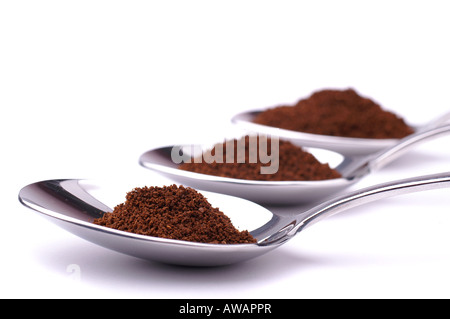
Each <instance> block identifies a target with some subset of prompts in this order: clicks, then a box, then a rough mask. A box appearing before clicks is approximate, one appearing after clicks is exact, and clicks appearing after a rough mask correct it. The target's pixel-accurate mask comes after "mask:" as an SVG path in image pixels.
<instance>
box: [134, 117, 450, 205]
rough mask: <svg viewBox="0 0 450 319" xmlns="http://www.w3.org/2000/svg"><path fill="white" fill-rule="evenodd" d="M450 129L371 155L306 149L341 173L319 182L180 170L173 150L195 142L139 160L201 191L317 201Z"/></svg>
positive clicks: (284, 201) (186, 151) (187, 150)
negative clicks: (254, 178)
mask: <svg viewBox="0 0 450 319" xmlns="http://www.w3.org/2000/svg"><path fill="white" fill-rule="evenodd" d="M449 132H450V124H447V125H443V126H438V127H433V128H431V129H428V130H424V131H420V132H417V133H414V134H412V135H410V136H407V137H405V138H403V139H400V140H398V141H397V142H396V143H395V144H393V145H391V146H390V147H387V148H386V149H383V150H382V151H379V152H376V153H374V154H371V155H365V156H362V155H348V154H340V153H338V152H336V151H331V150H327V149H320V148H312V147H311V148H307V147H305V148H304V149H305V150H306V151H308V152H310V153H312V154H313V155H314V156H316V157H317V158H318V159H319V160H320V161H322V162H326V163H329V164H330V167H332V168H334V169H336V170H337V171H338V172H339V173H341V175H342V177H341V178H335V179H328V180H319V181H256V180H246V179H237V178H228V177H221V176H213V175H207V174H200V173H195V172H190V171H184V170H181V169H178V164H176V163H175V162H174V161H173V159H172V152H173V151H174V150H176V152H180V153H182V154H183V155H187V157H188V158H189V157H190V156H192V153H193V152H192V150H195V149H199V148H200V149H201V148H204V147H202V146H193V145H181V146H180V145H172V146H165V147H160V148H155V149H152V150H149V151H147V152H145V153H143V154H142V155H141V156H140V158H139V163H140V164H141V165H142V166H143V167H145V168H148V169H151V170H154V171H157V172H158V173H160V174H162V175H164V176H166V177H168V178H170V179H172V180H174V181H176V182H177V183H180V184H184V185H188V186H191V187H194V188H197V189H201V190H208V191H212V192H218V193H223V194H228V195H233V196H239V197H242V198H246V199H248V200H251V201H254V202H257V203H260V204H276V205H291V204H302V203H310V202H316V201H318V200H322V199H324V198H326V197H329V196H330V195H332V194H336V193H337V192H339V191H342V190H343V189H345V188H347V187H349V186H351V185H353V184H355V183H357V182H358V181H359V180H361V178H363V177H364V176H366V175H368V174H369V173H371V172H373V171H375V170H378V169H380V168H382V167H383V166H384V165H387V164H388V163H389V162H391V161H393V160H394V159H396V158H398V157H399V156H401V155H402V154H404V153H405V152H406V151H408V150H409V149H410V148H412V147H413V146H416V145H418V144H419V143H421V142H424V141H427V140H430V139H432V138H435V137H438V136H441V135H444V134H447V133H449Z"/></svg>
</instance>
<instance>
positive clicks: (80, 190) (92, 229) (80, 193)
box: [19, 173, 450, 266]
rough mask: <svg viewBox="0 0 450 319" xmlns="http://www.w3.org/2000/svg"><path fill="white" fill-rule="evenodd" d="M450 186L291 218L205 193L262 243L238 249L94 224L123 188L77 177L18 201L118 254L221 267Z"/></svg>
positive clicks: (405, 188) (410, 187) (426, 182)
mask: <svg viewBox="0 0 450 319" xmlns="http://www.w3.org/2000/svg"><path fill="white" fill-rule="evenodd" d="M449 186H450V173H443V174H435V175H428V176H423V177H417V178H410V179H406V180H401V181H396V182H391V183H386V184H381V185H377V186H374V187H369V188H365V189H362V190H359V191H357V192H353V193H349V194H346V195H343V196H340V197H337V198H335V199H332V200H329V201H326V202H324V203H322V204H320V205H318V206H316V207H313V208H311V209H309V210H306V211H304V212H298V213H297V214H291V215H284V214H277V213H274V212H270V211H268V210H267V209H266V208H264V207H262V206H259V205H257V204H255V203H252V202H250V201H247V200H244V199H241V198H236V197H231V196H228V195H223V194H214V193H209V192H202V193H203V194H204V195H205V196H206V198H207V199H208V200H209V201H210V202H211V204H213V206H215V207H218V208H220V209H221V210H222V211H223V212H224V213H225V214H226V215H227V216H229V217H230V218H231V220H232V222H233V223H235V222H237V224H238V225H235V226H236V227H237V228H239V229H247V230H249V231H250V233H251V234H252V235H253V236H254V237H255V238H256V239H257V243H255V244H233V245H227V244H204V243H196V242H189V241H182V240H173V239H164V238H159V237H151V236H145V235H138V234H134V233H129V232H125V231H120V230H115V229H111V228H108V227H104V226H99V225H96V224H94V223H93V220H94V219H95V218H98V217H100V216H102V215H103V214H104V213H105V212H111V211H112V209H111V208H110V202H111V201H112V200H114V203H115V204H117V203H119V202H120V200H119V199H118V198H117V194H119V193H121V192H122V190H123V185H119V186H118V187H116V186H115V185H114V184H112V183H104V184H101V183H98V182H97V183H96V182H93V181H87V180H77V179H59V180H47V181H41V182H37V183H33V184H30V185H28V186H25V187H24V188H22V189H21V191H20V192H19V201H20V202H21V203H22V204H23V205H24V206H26V207H28V208H30V209H32V210H34V211H37V212H39V213H40V214H42V215H43V216H44V217H46V218H48V219H50V220H51V221H52V222H54V223H55V224H57V225H58V226H60V227H62V228H64V229H65V230H67V231H69V232H71V233H73V234H75V235H77V236H79V237H81V238H83V239H85V240H88V241H90V242H92V243H95V244H97V245H100V246H103V247H105V248H109V249H112V250H115V251H117V252H121V253H124V254H127V255H131V256H135V257H138V258H142V259H146V260H151V261H157V262H163V263H169V264H177V265H186V266H222V265H228V264H233V263H238V262H243V261H246V260H249V259H252V258H256V257H258V256H261V255H263V254H266V253H268V252H270V251H271V250H273V249H275V248H277V247H279V246H280V245H282V244H284V243H286V242H287V241H289V240H290V239H291V238H292V237H293V236H295V235H296V234H297V233H298V232H300V231H302V230H303V229H305V228H307V227H308V226H310V225H312V224H314V223H316V222H317V221H319V220H321V219H323V218H325V217H328V216H331V215H334V214H336V213H339V212H342V211H345V210H347V209H349V208H353V207H356V206H359V205H361V204H364V203H368V202H372V201H374V200H378V199H381V198H385V197H389V196H394V195H401V194H407V193H411V192H416V191H424V190H431V189H437V188H444V187H449ZM119 190H120V192H119ZM237 207H239V211H236V208H237ZM236 216H237V217H236ZM239 216H240V218H241V220H239V221H236V219H234V218H238V217H239ZM238 219H239V218H238Z"/></svg>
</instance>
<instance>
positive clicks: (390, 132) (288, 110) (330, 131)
mask: <svg viewBox="0 0 450 319" xmlns="http://www.w3.org/2000/svg"><path fill="white" fill-rule="evenodd" d="M254 122H255V123H258V124H263V125H268V126H273V127H278V128H282V129H287V130H293V131H299V132H306V133H314V134H323V135H332V136H344V137H358V138H376V139H385V138H402V137H405V136H407V135H409V134H412V133H413V132H414V131H413V129H412V128H411V127H409V126H408V125H407V124H406V123H405V122H404V120H403V119H402V118H400V117H398V116H397V115H395V114H394V113H392V112H388V111H385V110H383V109H382V108H381V106H380V105H378V104H377V103H375V102H374V101H372V100H371V99H369V98H365V97H362V96H360V95H358V94H357V93H356V92H355V91H354V90H353V89H347V90H322V91H318V92H315V93H313V94H312V95H311V96H310V97H309V98H306V99H302V100H300V101H298V102H297V103H296V104H295V105H288V106H278V107H275V108H271V109H268V110H266V111H263V112H261V113H260V114H259V115H258V116H257V117H256V118H255V119H254Z"/></svg>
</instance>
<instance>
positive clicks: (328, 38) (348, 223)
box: [0, 0, 450, 298]
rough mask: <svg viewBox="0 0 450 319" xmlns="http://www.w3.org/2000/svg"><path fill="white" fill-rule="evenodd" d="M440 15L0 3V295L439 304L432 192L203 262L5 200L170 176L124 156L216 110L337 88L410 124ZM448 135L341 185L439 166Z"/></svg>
mask: <svg viewBox="0 0 450 319" xmlns="http://www.w3.org/2000/svg"><path fill="white" fill-rule="evenodd" d="M448 12H449V8H447V7H446V3H445V1H376V2H368V1H365V2H363V1H220V2H219V1H196V0H194V1H171V0H168V1H95V0H94V1H93V0H89V1H1V2H0V105H1V108H2V110H3V112H2V116H1V126H0V130H1V132H0V133H1V141H2V157H1V175H0V176H1V179H0V185H1V186H0V187H1V199H2V202H3V206H2V209H1V212H0V214H1V215H0V216H1V232H0V236H1V238H0V243H1V263H0V267H1V268H0V297H3V298H17V297H19V298H78V297H82V298H86V297H87V298H95V297H102V298H103V297H106V298H108V297H115V298H141V297H143V298H448V297H450V288H449V287H450V273H449V271H448V269H450V251H449V249H448V247H449V245H448V243H449V241H450V231H449V230H450V214H449V213H450V212H449V206H450V198H449V196H448V194H449V191H448V190H439V191H432V192H425V193H419V194H418V193H416V194H414V195H405V196H402V197H396V198H391V199H388V200H383V201H380V202H377V203H372V204H369V205H366V206H363V207H359V208H357V209H353V210H351V211H348V212H347V213H345V214H342V215H338V216H334V217H332V218H330V219H327V220H325V221H323V222H321V223H319V224H317V225H315V226H314V227H311V228H309V229H308V230H306V231H305V232H304V233H301V234H299V235H298V236H297V237H295V238H294V239H293V240H292V241H291V242H289V243H287V244H286V245H285V246H283V247H281V248H279V249H278V250H275V251H273V252H271V253H269V254H267V255H265V256H262V257H260V258H257V259H254V260H252V261H249V262H246V263H243V264H238V265H234V266H230V267H220V268H206V269H205V268H183V267H174V266H167V265H162V264H158V263H153V262H147V261H143V260H140V259H136V258H134V257H129V256H126V255H121V254H119V253H116V252H113V251H109V250H107V249H104V248H102V247H98V246H95V245H93V244H91V243H89V242H87V241H84V240H83V239H80V238H78V237H75V236H73V235H72V234H70V233H67V232H65V231H64V230H62V229H60V228H57V227H56V226H55V225H53V224H51V223H48V221H47V220H44V219H43V218H42V217H40V216H38V214H36V213H34V212H33V211H31V210H28V209H27V208H25V207H23V206H22V205H21V204H20V203H19V201H18V200H17V195H18V192H19V190H20V189H21V187H23V186H25V185H27V184H28V183H32V182H35V181H39V180H43V179H51V178H103V177H112V176H119V177H123V178H127V179H129V180H131V181H132V180H133V179H136V181H137V180H140V181H141V180H145V181H147V182H148V184H149V185H153V184H160V183H170V181H166V180H164V179H163V178H162V177H160V176H158V175H157V174H155V173H152V172H150V171H148V170H145V169H144V168H142V167H140V166H139V165H138V162H137V159H138V157H139V155H140V154H141V153H143V152H144V151H146V150H148V149H150V148H153V147H157V146H160V145H166V144H177V143H185V142H188V143H197V142H203V141H211V140H214V139H215V141H217V139H222V137H223V136H225V135H227V134H228V133H229V132H231V131H233V130H235V128H233V126H232V124H231V123H230V118H231V116H232V115H233V114H235V113H237V112H241V111H244V110H247V109H254V108H262V107H266V106H273V105H276V104H280V103H292V102H295V101H297V100H298V99H299V98H302V97H306V96H307V95H309V94H310V93H311V92H312V91H314V90H318V89H322V88H328V87H333V88H347V87H353V88H355V89H356V90H357V91H358V92H359V93H361V94H362V95H365V96H369V97H372V98H373V99H375V100H376V101H378V102H379V103H380V104H382V105H383V107H385V108H386V109H390V110H394V111H395V112H396V113H398V114H400V115H402V116H403V117H405V118H406V119H407V120H408V121H409V122H411V123H419V124H420V123H425V122H426V121H428V120H431V119H433V118H435V117H436V116H438V115H440V114H442V113H444V112H446V111H447V110H449V109H450V101H449V94H448V93H449V92H448V87H449V74H450V62H449V56H450V44H449V41H448V39H449V31H450V20H449V19H448ZM449 142H450V137H444V138H440V139H438V140H434V141H432V142H429V143H427V144H423V145H421V146H419V147H417V148H416V149H414V150H413V151H411V152H410V153H408V154H407V155H406V156H404V157H402V158H401V159H398V160H397V161H395V162H394V163H391V164H390V165H389V166H387V167H385V168H383V169H382V170H380V171H378V172H376V173H374V174H373V175H371V176H370V177H367V178H366V179H364V180H363V181H362V182H361V183H360V184H359V185H358V187H361V186H365V185H371V184H375V183H378V182H382V181H385V180H393V179H398V178H404V177H408V176H414V175H421V174H428V173H436V172H441V171H446V170H449V160H450V149H449V147H448V145H449ZM71 265H76V266H75V267H78V268H79V270H80V277H79V278H78V279H79V280H74V276H73V274H72V273H70V272H69V271H68V270H70V269H71V267H73V266H71Z"/></svg>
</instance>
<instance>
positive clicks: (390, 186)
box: [290, 172, 450, 236]
mask: <svg viewBox="0 0 450 319" xmlns="http://www.w3.org/2000/svg"><path fill="white" fill-rule="evenodd" d="M446 187H450V172H445V173H439V174H432V175H425V176H420V177H413V178H408V179H403V180H398V181H393V182H389V183H383V184H379V185H376V186H371V187H367V188H364V189H361V190H357V191H354V192H352V193H349V194H346V195H343V196H340V197H337V198H335V199H332V200H329V201H327V202H324V203H322V204H320V205H319V206H316V207H314V208H312V209H310V210H308V211H306V212H305V213H303V214H300V215H299V217H298V220H297V223H296V226H295V227H294V228H293V230H292V231H291V232H290V235H291V236H292V235H294V234H295V233H297V232H299V231H301V230H302V229H304V228H306V227H308V226H310V225H312V224H314V223H316V222H317V221H319V220H322V219H323V218H325V217H329V216H332V215H335V214H337V213H340V212H343V211H345V210H347V209H350V208H353V207H357V206H359V205H362V204H366V203H370V202H373V201H375V200H379V199H383V198H387V197H392V196H397V195H403V194H408V193H413V192H419V191H426V190H433V189H439V188H446Z"/></svg>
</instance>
